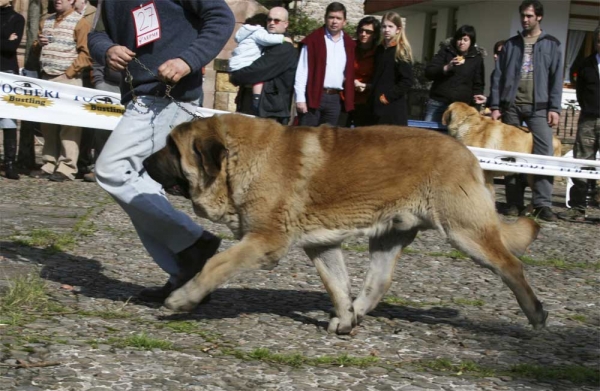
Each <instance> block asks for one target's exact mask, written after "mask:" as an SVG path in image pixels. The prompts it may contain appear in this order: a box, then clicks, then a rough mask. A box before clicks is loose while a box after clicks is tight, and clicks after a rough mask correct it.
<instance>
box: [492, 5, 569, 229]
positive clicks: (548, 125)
mask: <svg viewBox="0 0 600 391" xmlns="http://www.w3.org/2000/svg"><path fill="white" fill-rule="evenodd" d="M519 12H520V14H521V25H522V27H523V31H522V32H520V33H519V34H518V35H516V36H514V37H512V38H510V39H509V40H508V41H506V42H505V43H504V48H503V50H502V52H501V53H500V58H499V59H498V61H497V62H496V67H495V69H494V73H493V76H494V77H493V79H492V89H491V101H492V102H491V104H490V108H491V110H492V118H493V119H500V117H502V121H503V122H504V123H507V124H509V125H514V126H519V125H521V124H522V123H523V121H524V122H525V123H526V124H527V126H528V127H529V129H530V131H531V134H532V135H533V153H534V154H536V155H545V156H553V152H554V151H553V147H552V126H555V125H557V124H558V120H559V118H560V112H561V97H562V84H563V83H562V79H563V62H562V60H563V56H562V53H561V46H560V42H559V41H558V40H557V39H556V38H554V37H553V36H551V35H549V34H547V33H545V32H544V31H542V29H541V25H540V23H541V21H542V18H543V17H544V7H543V5H542V3H540V2H539V1H538V0H525V1H523V2H522V3H521V5H520V6H519ZM553 179H554V178H553V177H550V176H535V177H534V183H533V189H532V190H533V197H532V198H533V200H532V201H533V202H532V204H533V208H534V209H533V216H535V217H537V218H539V219H542V220H545V221H555V220H556V215H555V214H554V213H553V212H552V208H551V206H552V187H553ZM504 181H505V184H506V200H507V210H506V211H505V213H506V214H509V215H517V214H523V213H526V212H525V207H524V206H523V205H524V200H523V198H524V197H523V183H522V181H521V180H520V179H519V176H518V175H508V176H505V178H504Z"/></svg>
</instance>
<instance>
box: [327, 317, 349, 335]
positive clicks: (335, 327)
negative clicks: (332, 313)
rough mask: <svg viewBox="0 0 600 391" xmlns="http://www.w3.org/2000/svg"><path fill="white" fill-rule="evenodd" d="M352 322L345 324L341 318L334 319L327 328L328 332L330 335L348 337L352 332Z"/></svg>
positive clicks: (330, 320)
mask: <svg viewBox="0 0 600 391" xmlns="http://www.w3.org/2000/svg"><path fill="white" fill-rule="evenodd" d="M352 328H353V325H352V322H347V323H343V322H341V321H340V318H338V317H337V316H336V317H333V318H331V319H329V326H327V332H328V333H330V334H334V333H335V334H338V335H347V334H350V332H351V331H352Z"/></svg>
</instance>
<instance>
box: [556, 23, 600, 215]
mask: <svg viewBox="0 0 600 391" xmlns="http://www.w3.org/2000/svg"><path fill="white" fill-rule="evenodd" d="M594 44H595V47H596V53H594V54H592V55H591V56H589V57H587V58H586V59H585V60H584V61H583V63H582V64H581V67H580V68H579V71H578V72H577V86H576V92H577V102H578V103H579V107H581V112H580V113H579V124H578V126H577V137H576V139H575V145H574V146H573V157H574V158H575V159H588V160H594V159H596V155H597V154H598V150H599V149H600V27H598V28H596V30H595V31H594ZM586 192H587V183H586V181H585V180H583V179H581V178H573V187H572V188H571V191H570V193H569V195H570V197H569V198H570V205H571V209H570V210H568V211H566V212H564V213H560V214H559V215H558V217H560V218H561V219H565V220H575V221H582V220H584V219H585V208H584V207H585V196H586ZM596 197H598V196H596Z"/></svg>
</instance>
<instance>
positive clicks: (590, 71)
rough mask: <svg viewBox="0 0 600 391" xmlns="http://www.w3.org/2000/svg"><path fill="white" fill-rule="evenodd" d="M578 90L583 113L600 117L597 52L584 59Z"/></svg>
mask: <svg viewBox="0 0 600 391" xmlns="http://www.w3.org/2000/svg"><path fill="white" fill-rule="evenodd" d="M576 92H577V102H579V106H580V107H581V115H582V116H585V117H592V118H600V74H598V61H597V60H596V53H594V54H592V55H591V56H589V57H587V58H586V59H585V60H583V63H582V64H581V66H580V67H579V71H578V72H577V87H576Z"/></svg>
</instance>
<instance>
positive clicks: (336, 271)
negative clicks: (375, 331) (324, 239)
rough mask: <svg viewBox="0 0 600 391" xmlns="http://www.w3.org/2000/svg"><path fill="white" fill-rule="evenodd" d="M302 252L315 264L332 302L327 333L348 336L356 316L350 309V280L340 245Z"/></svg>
mask: <svg viewBox="0 0 600 391" xmlns="http://www.w3.org/2000/svg"><path fill="white" fill-rule="evenodd" d="M304 251H305V252H306V254H307V255H308V257H309V258H310V259H311V260H312V261H313V263H314V264H315V266H316V268H317V271H318V272H319V275H320V276H321V280H322V281H323V284H324V285H325V289H326V290H327V292H328V293H329V296H330V297H331V300H332V301H333V307H334V309H335V316H333V317H332V318H331V319H330V321H329V326H328V327H327V331H328V332H330V333H337V334H349V333H350V331H352V328H353V327H354V326H356V315H355V314H354V307H352V296H351V293H350V279H349V278H348V270H347V269H346V264H345V263H344V255H343V254H342V248H341V245H340V244H337V245H333V246H317V247H305V248H304Z"/></svg>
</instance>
